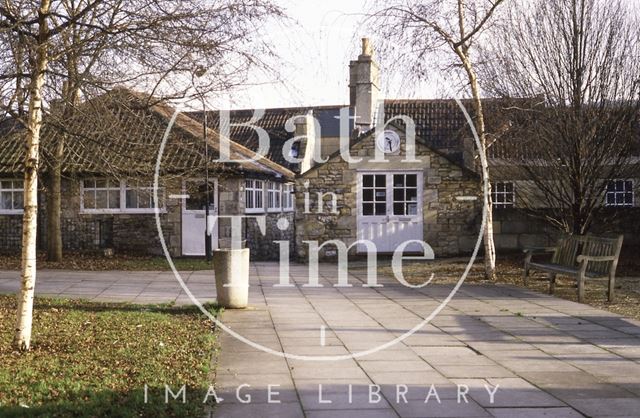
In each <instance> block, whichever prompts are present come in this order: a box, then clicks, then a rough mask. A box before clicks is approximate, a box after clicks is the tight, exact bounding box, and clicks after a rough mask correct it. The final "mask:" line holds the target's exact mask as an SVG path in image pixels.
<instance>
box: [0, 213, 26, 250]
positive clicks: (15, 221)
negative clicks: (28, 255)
mask: <svg viewBox="0 0 640 418" xmlns="http://www.w3.org/2000/svg"><path fill="white" fill-rule="evenodd" d="M21 247H22V215H0V252H2V253H15V252H18V251H19V250H20V248H21Z"/></svg>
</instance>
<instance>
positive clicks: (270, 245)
mask: <svg viewBox="0 0 640 418" xmlns="http://www.w3.org/2000/svg"><path fill="white" fill-rule="evenodd" d="M264 216H265V220H266V221H265V223H266V233H265V234H263V233H262V232H261V231H260V228H259V226H258V223H257V221H256V220H255V219H247V220H245V236H246V240H247V247H248V248H250V249H251V259H252V260H262V261H264V260H267V261H278V260H279V259H280V247H279V245H278V244H276V243H275V242H274V241H286V242H288V243H289V253H290V254H291V255H293V254H294V243H295V241H294V222H295V220H294V216H293V212H283V213H267V214H264ZM279 225H280V226H282V227H287V228H285V229H284V230H282V229H280V227H279Z"/></svg>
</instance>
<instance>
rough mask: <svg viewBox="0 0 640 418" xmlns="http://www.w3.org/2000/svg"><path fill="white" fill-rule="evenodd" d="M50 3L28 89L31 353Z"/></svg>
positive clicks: (25, 258) (24, 278)
mask: <svg viewBox="0 0 640 418" xmlns="http://www.w3.org/2000/svg"><path fill="white" fill-rule="evenodd" d="M50 9H51V1H50V0H41V1H40V6H39V8H38V39H37V50H36V57H35V66H34V67H35V68H34V69H33V75H32V79H31V84H30V86H29V94H30V97H29V113H28V120H27V137H26V144H27V155H26V158H25V168H24V216H23V220H22V269H21V283H22V287H21V289H20V295H19V297H18V318H17V322H16V334H15V339H14V345H15V347H16V348H17V349H18V350H20V351H28V350H29V348H30V347H31V325H32V322H33V292H34V288H35V283H36V238H37V226H38V165H39V156H40V129H41V127H42V90H43V87H44V82H45V73H46V70H47V65H48V38H49V25H48V19H49V12H50Z"/></svg>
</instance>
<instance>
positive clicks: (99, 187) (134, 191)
mask: <svg viewBox="0 0 640 418" xmlns="http://www.w3.org/2000/svg"><path fill="white" fill-rule="evenodd" d="M81 190H82V200H81V204H80V208H81V210H82V211H83V212H97V213H103V212H109V213H117V212H123V213H124V212H126V213H153V211H154V202H153V185H147V184H146V183H144V184H143V183H138V182H131V183H127V182H125V181H118V180H112V179H90V180H83V181H82V184H81ZM158 197H159V198H160V202H158V208H160V209H163V208H164V189H162V188H160V189H159V190H158Z"/></svg>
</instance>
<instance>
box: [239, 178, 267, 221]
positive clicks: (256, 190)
mask: <svg viewBox="0 0 640 418" xmlns="http://www.w3.org/2000/svg"><path fill="white" fill-rule="evenodd" d="M258 185H259V186H258ZM264 189H265V181H264V180H257V179H245V181H244V200H245V209H244V211H245V213H263V212H264V208H265V206H266V204H265V200H266V199H265V193H264ZM248 193H252V195H253V201H254V202H255V201H256V196H257V195H258V194H259V195H260V201H261V205H260V206H255V204H254V206H253V207H249V206H248V204H249V200H248V199H247V194H248Z"/></svg>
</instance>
